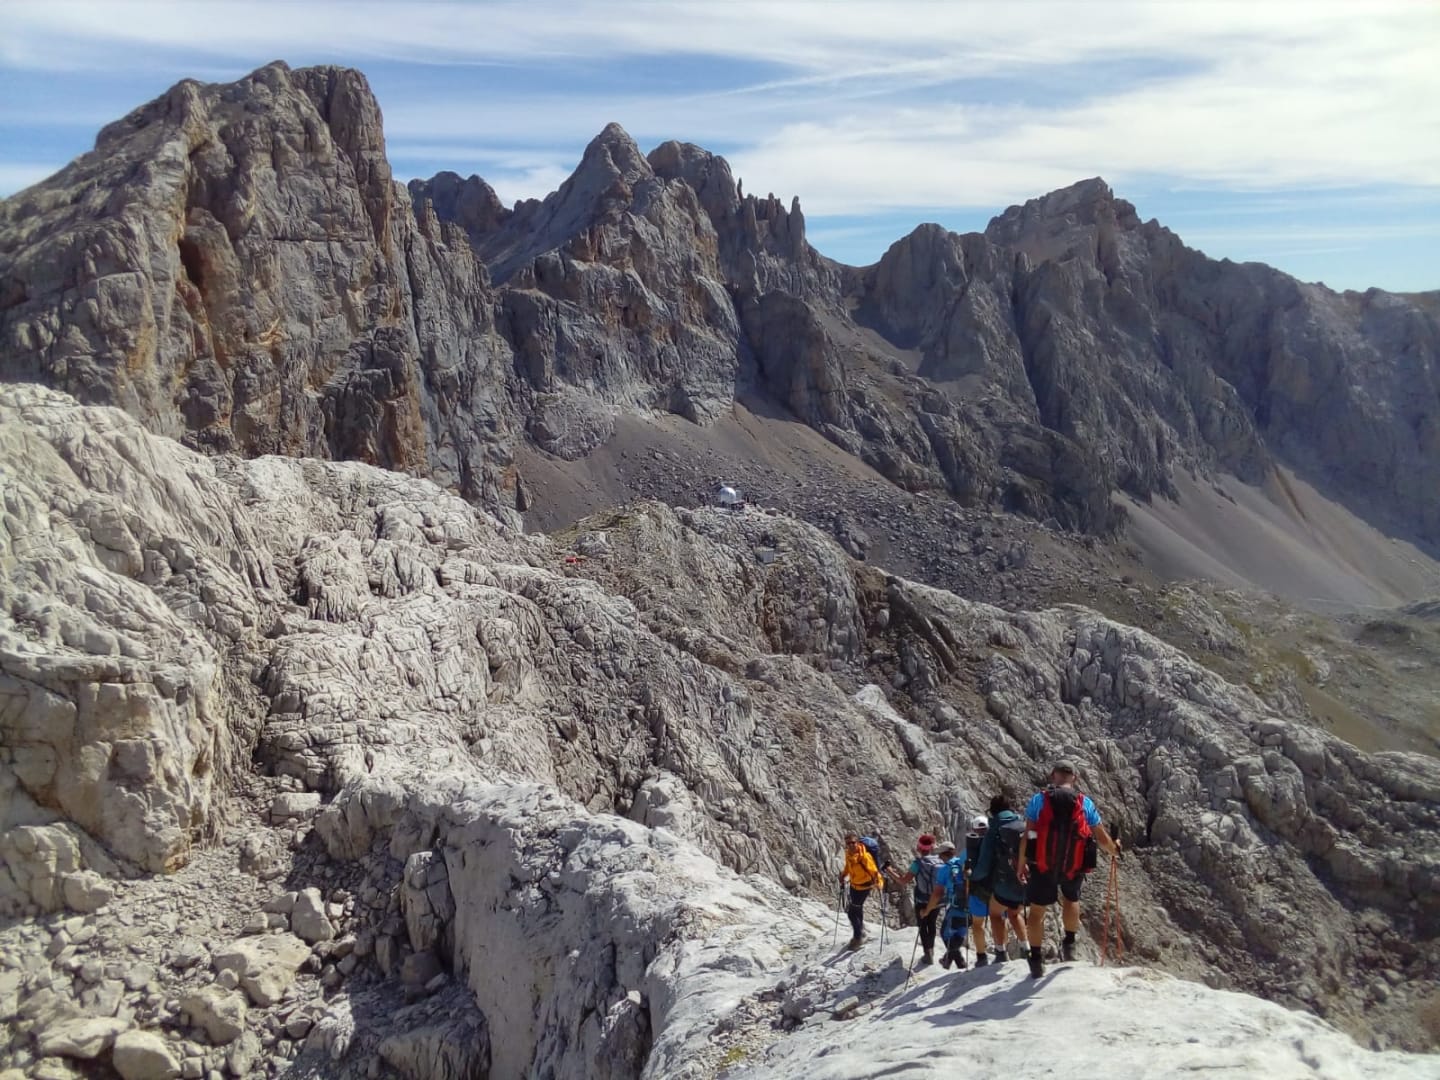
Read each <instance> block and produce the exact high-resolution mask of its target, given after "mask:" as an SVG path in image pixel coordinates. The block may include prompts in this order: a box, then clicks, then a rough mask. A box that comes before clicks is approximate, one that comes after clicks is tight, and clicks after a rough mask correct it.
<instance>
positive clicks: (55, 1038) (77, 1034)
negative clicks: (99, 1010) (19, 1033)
mask: <svg viewBox="0 0 1440 1080" xmlns="http://www.w3.org/2000/svg"><path fill="white" fill-rule="evenodd" d="M129 1026H130V1025H129V1024H127V1023H126V1022H125V1021H123V1020H116V1019H113V1018H110V1017H78V1018H76V1019H74V1020H61V1021H60V1022H59V1023H56V1024H51V1025H49V1026H48V1027H46V1028H45V1029H44V1030H43V1031H41V1032H40V1033H39V1035H38V1037H37V1038H36V1040H35V1044H36V1049H37V1050H38V1051H39V1052H40V1053H41V1054H43V1055H45V1056H47V1057H48V1056H51V1055H55V1056H59V1057H70V1058H80V1059H82V1060H85V1061H89V1060H90V1059H91V1058H97V1057H99V1056H100V1055H101V1054H103V1053H104V1052H105V1051H106V1050H108V1049H110V1046H111V1044H112V1043H114V1042H115V1037H116V1036H117V1035H119V1034H120V1033H121V1032H122V1031H124V1030H125V1029H126V1028H128V1027H129Z"/></svg>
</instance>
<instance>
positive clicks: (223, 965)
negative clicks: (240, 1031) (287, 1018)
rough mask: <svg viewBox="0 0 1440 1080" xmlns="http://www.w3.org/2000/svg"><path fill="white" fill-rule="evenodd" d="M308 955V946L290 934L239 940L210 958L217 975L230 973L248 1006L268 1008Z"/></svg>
mask: <svg viewBox="0 0 1440 1080" xmlns="http://www.w3.org/2000/svg"><path fill="white" fill-rule="evenodd" d="M309 955H310V947H309V946H308V945H306V944H305V942H303V941H301V940H300V939H299V938H297V937H296V936H295V935H294V934H285V933H279V934H264V935H262V936H259V937H249V938H241V939H240V940H239V941H235V942H232V943H231V944H230V945H228V946H226V947H225V948H223V949H219V950H217V951H216V952H215V953H214V954H213V956H212V958H211V962H212V963H213V965H214V967H215V970H216V971H217V972H231V973H233V974H234V975H235V977H236V979H237V981H238V984H239V986H240V988H241V989H243V990H244V991H245V993H246V994H247V995H248V996H249V998H250V1001H251V1003H253V1004H255V1005H258V1006H260V1007H261V1008H269V1007H270V1006H271V1005H274V1004H275V1003H276V1002H278V1001H279V1000H280V999H281V998H282V997H283V996H284V994H285V991H286V990H288V989H289V988H290V984H291V983H293V982H294V981H295V973H296V972H297V971H299V969H300V965H301V964H303V963H304V962H305V958H306V957H308V956H309Z"/></svg>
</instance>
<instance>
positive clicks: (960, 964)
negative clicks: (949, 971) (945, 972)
mask: <svg viewBox="0 0 1440 1080" xmlns="http://www.w3.org/2000/svg"><path fill="white" fill-rule="evenodd" d="M965 968H966V964H965V954H964V953H956V954H955V970H956V971H964V970H965Z"/></svg>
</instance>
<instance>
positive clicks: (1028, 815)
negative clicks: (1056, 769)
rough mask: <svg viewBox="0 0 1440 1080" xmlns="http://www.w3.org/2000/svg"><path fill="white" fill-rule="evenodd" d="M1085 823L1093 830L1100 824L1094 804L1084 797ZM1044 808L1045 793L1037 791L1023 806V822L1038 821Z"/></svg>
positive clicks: (1087, 797) (1088, 797)
mask: <svg viewBox="0 0 1440 1080" xmlns="http://www.w3.org/2000/svg"><path fill="white" fill-rule="evenodd" d="M1084 805H1085V821H1086V822H1087V823H1088V824H1089V826H1090V827H1091V828H1092V829H1093V828H1094V827H1095V826H1096V825H1099V824H1100V811H1099V810H1096V809H1095V804H1094V803H1093V802H1091V801H1090V796H1089V795H1086V796H1085V804H1084ZM1044 806H1045V793H1044V792H1043V791H1037V792H1036V793H1035V794H1034V795H1031V796H1030V801H1029V802H1028V803H1026V804H1025V820H1026V821H1039V820H1040V811H1041V809H1042V808H1043V807H1044Z"/></svg>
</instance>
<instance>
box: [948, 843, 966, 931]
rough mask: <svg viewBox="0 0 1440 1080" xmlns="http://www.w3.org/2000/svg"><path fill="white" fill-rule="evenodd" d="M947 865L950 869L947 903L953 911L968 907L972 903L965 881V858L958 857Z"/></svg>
mask: <svg viewBox="0 0 1440 1080" xmlns="http://www.w3.org/2000/svg"><path fill="white" fill-rule="evenodd" d="M945 865H946V866H948V867H950V878H949V884H948V887H947V888H946V890H945V902H946V903H947V904H949V905H950V907H951V909H952V910H953V909H955V908H960V907H967V906H968V905H969V903H970V893H969V889H968V888H967V883H966V881H965V858H964V856H962V855H957V856H955V858H953V859H951V860H950V861H949V862H948V863H946V864H945ZM967 917H968V916H967Z"/></svg>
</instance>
